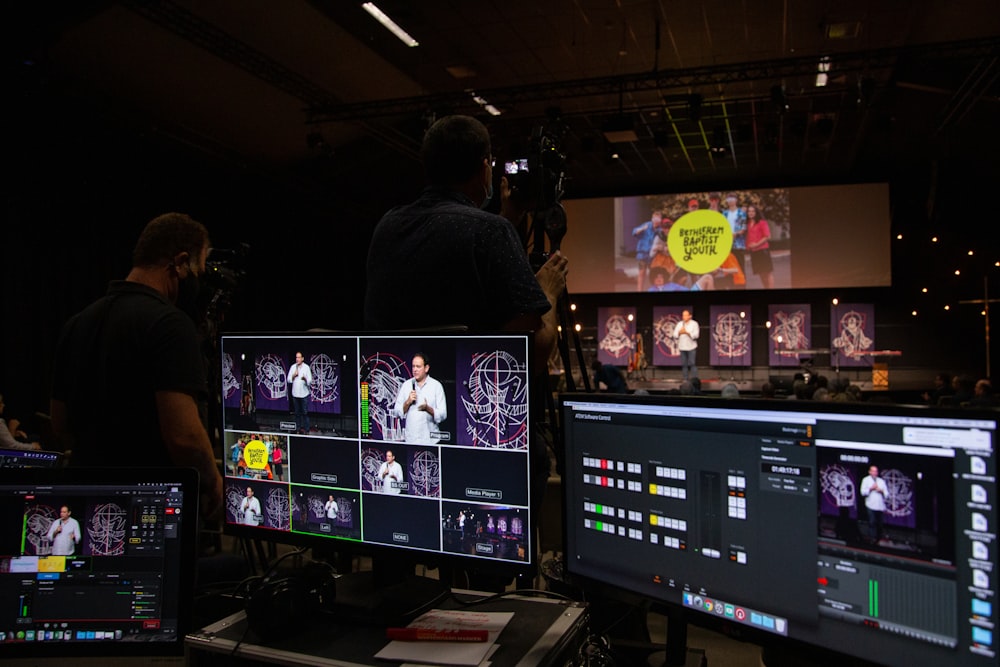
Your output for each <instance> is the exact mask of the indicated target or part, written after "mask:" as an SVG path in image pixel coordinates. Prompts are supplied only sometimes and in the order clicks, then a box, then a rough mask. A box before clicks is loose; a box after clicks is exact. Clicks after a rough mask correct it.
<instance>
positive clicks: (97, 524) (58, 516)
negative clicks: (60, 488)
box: [23, 498, 129, 556]
mask: <svg viewBox="0 0 1000 667" xmlns="http://www.w3.org/2000/svg"><path fill="white" fill-rule="evenodd" d="M128 524H129V517H128V509H127V508H126V507H124V506H122V505H121V503H120V502H117V501H115V500H114V499H113V498H108V499H107V500H104V501H97V502H94V503H93V504H92V505H90V506H85V505H84V504H83V502H82V501H81V500H80V499H75V500H67V501H66V502H64V503H60V502H49V503H44V504H43V503H37V504H30V505H26V506H25V508H24V541H23V545H24V546H23V552H24V553H23V555H26V556H122V555H124V554H125V547H126V544H125V537H126V531H127V529H128Z"/></svg>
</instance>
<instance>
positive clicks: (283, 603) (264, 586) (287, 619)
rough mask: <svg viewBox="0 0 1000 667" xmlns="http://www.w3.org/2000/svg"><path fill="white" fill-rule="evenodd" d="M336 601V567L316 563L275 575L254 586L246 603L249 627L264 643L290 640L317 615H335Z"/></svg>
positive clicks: (252, 585) (266, 577)
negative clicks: (293, 572)
mask: <svg viewBox="0 0 1000 667" xmlns="http://www.w3.org/2000/svg"><path fill="white" fill-rule="evenodd" d="M336 599H337V583H336V578H335V574H334V570H333V567H331V566H330V565H329V564H328V563H319V562H315V561H314V562H311V563H308V564H307V565H306V566H305V567H304V568H302V570H301V571H299V572H297V573H295V574H292V575H280V576H279V575H277V574H271V575H268V576H265V577H263V578H261V579H260V580H259V581H257V582H256V583H254V584H251V587H250V590H249V591H248V592H247V596H246V603H245V609H246V615H247V625H248V626H249V627H250V630H252V631H253V633H254V634H255V635H257V636H258V637H259V638H261V640H263V641H264V642H268V641H272V640H276V639H280V638H286V637H289V636H291V635H293V634H295V633H296V632H299V631H301V630H302V629H303V628H304V627H306V626H307V624H308V622H309V620H310V619H314V618H315V616H316V615H317V614H320V613H329V612H332V611H333V608H334V601H335V600H336Z"/></svg>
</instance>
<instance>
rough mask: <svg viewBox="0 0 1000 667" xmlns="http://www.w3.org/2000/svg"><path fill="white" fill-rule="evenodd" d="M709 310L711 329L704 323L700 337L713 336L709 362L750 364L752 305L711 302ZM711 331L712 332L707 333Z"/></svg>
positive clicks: (703, 339) (737, 364)
mask: <svg viewBox="0 0 1000 667" xmlns="http://www.w3.org/2000/svg"><path fill="white" fill-rule="evenodd" d="M709 313H710V328H709V331H705V325H704V324H702V326H701V339H700V340H701V341H705V340H711V348H710V354H709V364H710V365H712V366H750V365H751V357H752V354H751V338H750V331H751V327H750V322H751V319H750V306H749V305H742V306H712V307H711V309H710V311H709ZM695 319H697V318H695ZM708 333H711V336H708V335H706V334H708Z"/></svg>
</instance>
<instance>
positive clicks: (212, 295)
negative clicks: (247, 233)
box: [201, 243, 250, 321]
mask: <svg viewBox="0 0 1000 667" xmlns="http://www.w3.org/2000/svg"><path fill="white" fill-rule="evenodd" d="M249 261H250V244H248V243H240V244H238V245H237V247H236V248H233V249H227V248H212V250H211V252H210V253H209V256H208V259H207V260H206V261H205V276H204V278H203V283H204V287H203V288H202V291H201V298H202V299H203V300H204V304H203V306H204V310H203V312H204V313H205V314H206V316H207V318H208V319H209V320H210V321H217V320H219V319H221V317H222V316H223V315H224V314H225V311H226V309H228V308H229V306H230V304H231V303H232V298H233V294H234V293H235V292H236V290H237V289H238V288H239V286H240V283H241V282H242V280H243V278H244V277H245V276H246V273H247V265H248V264H249Z"/></svg>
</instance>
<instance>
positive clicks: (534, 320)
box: [504, 252, 569, 373]
mask: <svg viewBox="0 0 1000 667" xmlns="http://www.w3.org/2000/svg"><path fill="white" fill-rule="evenodd" d="M568 270H569V269H568V262H567V260H566V258H565V257H563V256H562V254H561V253H558V252H557V253H555V254H553V255H552V256H551V257H549V259H548V261H546V262H545V264H543V265H542V268H540V269H539V270H538V272H537V273H536V274H535V278H536V279H537V280H538V285H539V286H540V287H541V288H542V292H543V293H544V294H545V298H546V299H548V301H549V309H548V310H547V311H546V312H545V313H544V314H543V315H541V316H539V315H535V314H530V313H524V314H521V315H518V316H516V317H515V318H513V319H512V320H510V321H509V322H507V324H506V325H504V330H506V331H534V333H535V336H534V338H535V369H534V371H535V372H536V373H548V361H549V356H550V355H551V354H552V351H553V349H555V347H556V343H557V342H558V341H559V318H558V315H557V313H556V306H557V304H558V302H559V298H560V297H561V296H562V295H563V292H565V290H566V274H567V272H568Z"/></svg>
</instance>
